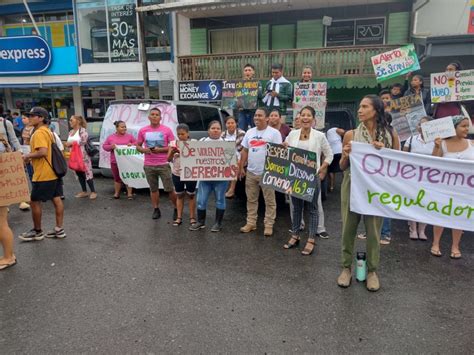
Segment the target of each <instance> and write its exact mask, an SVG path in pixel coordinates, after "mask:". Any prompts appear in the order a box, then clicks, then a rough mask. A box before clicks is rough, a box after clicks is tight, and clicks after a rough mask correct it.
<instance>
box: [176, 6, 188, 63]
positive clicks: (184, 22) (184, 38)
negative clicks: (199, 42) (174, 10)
mask: <svg viewBox="0 0 474 355" xmlns="http://www.w3.org/2000/svg"><path fill="white" fill-rule="evenodd" d="M174 28H175V31H176V33H177V41H178V43H177V46H176V47H177V50H178V53H177V54H178V55H190V54H191V23H190V19H189V18H188V17H185V16H183V15H180V14H176V26H175V27H174Z"/></svg>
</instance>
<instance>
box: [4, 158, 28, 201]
mask: <svg viewBox="0 0 474 355" xmlns="http://www.w3.org/2000/svg"><path fill="white" fill-rule="evenodd" d="M29 200H30V189H29V187H28V179H27V178H26V174H25V165H24V163H23V158H22V153H21V152H13V153H1V154H0V206H2V207H3V206H9V205H13V204H16V203H20V202H28V201H29Z"/></svg>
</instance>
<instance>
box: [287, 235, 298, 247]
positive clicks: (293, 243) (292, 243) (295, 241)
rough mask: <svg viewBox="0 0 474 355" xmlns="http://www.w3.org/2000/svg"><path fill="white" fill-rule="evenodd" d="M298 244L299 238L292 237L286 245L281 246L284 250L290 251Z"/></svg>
mask: <svg viewBox="0 0 474 355" xmlns="http://www.w3.org/2000/svg"><path fill="white" fill-rule="evenodd" d="M299 243H300V238H298V237H295V236H293V235H292V236H291V238H290V240H289V241H288V243H286V244H285V245H283V248H285V249H291V248H294V247H296V246H297V245H298V244H299Z"/></svg>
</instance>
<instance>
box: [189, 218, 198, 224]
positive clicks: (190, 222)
mask: <svg viewBox="0 0 474 355" xmlns="http://www.w3.org/2000/svg"><path fill="white" fill-rule="evenodd" d="M196 223H197V220H196V218H190V219H189V224H191V225H193V224H196Z"/></svg>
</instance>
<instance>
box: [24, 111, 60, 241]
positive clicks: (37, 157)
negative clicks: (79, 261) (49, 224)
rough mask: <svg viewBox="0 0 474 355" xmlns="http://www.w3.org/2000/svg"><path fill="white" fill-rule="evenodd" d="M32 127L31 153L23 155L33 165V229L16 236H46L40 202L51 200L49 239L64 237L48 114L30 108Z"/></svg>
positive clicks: (33, 237)
mask: <svg viewBox="0 0 474 355" xmlns="http://www.w3.org/2000/svg"><path fill="white" fill-rule="evenodd" d="M27 115H28V116H29V118H30V122H31V124H32V125H33V127H34V128H35V130H34V133H33V135H32V136H31V141H30V148H31V153H28V154H25V155H23V159H24V161H25V163H28V162H31V164H32V165H33V182H32V189H31V212H32V216H33V229H31V230H30V231H29V232H26V233H23V234H21V235H20V236H19V238H20V239H21V240H23V241H25V242H30V241H39V240H43V239H44V237H45V235H44V233H43V229H42V227H41V217H42V213H43V211H42V202H45V201H49V200H52V201H53V205H54V210H55V212H56V213H55V214H56V226H55V228H54V229H53V230H52V231H50V232H48V233H47V235H46V237H48V238H60V239H62V238H65V237H66V233H65V232H64V229H63V219H64V206H63V202H62V201H61V197H60V196H61V191H60V184H59V179H58V177H57V176H56V174H55V173H54V170H53V168H52V149H51V146H52V143H53V142H54V136H53V134H52V133H51V131H50V130H49V128H48V124H49V122H50V120H49V114H48V111H46V110H45V109H44V108H42V107H33V108H32V109H31V111H30V112H29V113H28V114H27Z"/></svg>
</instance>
